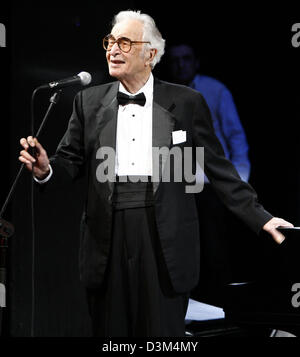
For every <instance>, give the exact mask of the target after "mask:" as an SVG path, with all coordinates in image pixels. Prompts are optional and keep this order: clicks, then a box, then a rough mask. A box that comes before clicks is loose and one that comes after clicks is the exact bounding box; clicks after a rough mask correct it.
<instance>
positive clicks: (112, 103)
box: [97, 82, 119, 194]
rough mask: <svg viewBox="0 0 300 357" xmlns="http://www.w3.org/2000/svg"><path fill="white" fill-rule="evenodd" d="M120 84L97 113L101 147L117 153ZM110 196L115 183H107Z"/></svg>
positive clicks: (109, 92)
mask: <svg viewBox="0 0 300 357" xmlns="http://www.w3.org/2000/svg"><path fill="white" fill-rule="evenodd" d="M118 88H119V82H115V83H113V85H112V87H111V88H110V90H109V91H108V93H107V94H106V96H105V97H104V98H103V100H102V106H101V108H100V109H99V111H98V113H97V121H98V130H99V131H98V132H99V135H98V138H99V147H100V148H103V147H109V148H112V149H113V150H114V153H116V132H117V118H118V105H119V104H118V101H117V98H116V96H117V92H118ZM107 184H108V188H109V191H110V194H112V192H113V188H114V183H113V182H111V181H107Z"/></svg>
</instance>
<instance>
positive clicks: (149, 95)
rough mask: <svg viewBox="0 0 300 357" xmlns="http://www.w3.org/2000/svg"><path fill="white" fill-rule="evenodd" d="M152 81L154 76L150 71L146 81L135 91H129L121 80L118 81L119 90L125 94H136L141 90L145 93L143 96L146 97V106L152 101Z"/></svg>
mask: <svg viewBox="0 0 300 357" xmlns="http://www.w3.org/2000/svg"><path fill="white" fill-rule="evenodd" d="M153 83H154V78H153V74H152V72H151V73H150V76H149V78H148V80H147V82H146V83H145V84H144V86H143V87H142V88H141V89H140V90H138V91H137V92H136V93H129V92H128V91H127V90H126V88H125V87H124V86H123V84H122V83H121V82H120V85H119V91H120V92H122V93H125V94H127V95H137V94H139V93H142V92H143V93H144V94H145V97H146V104H145V106H148V105H149V104H151V103H152V99H153Z"/></svg>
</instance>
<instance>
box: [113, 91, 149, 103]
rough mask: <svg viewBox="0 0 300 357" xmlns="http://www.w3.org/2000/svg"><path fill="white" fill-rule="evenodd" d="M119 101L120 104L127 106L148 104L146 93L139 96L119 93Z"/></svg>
mask: <svg viewBox="0 0 300 357" xmlns="http://www.w3.org/2000/svg"><path fill="white" fill-rule="evenodd" d="M117 99H118V102H119V104H121V105H126V104H130V103H132V104H138V105H141V106H144V105H145V103H146V97H145V94H144V93H140V94H137V95H127V94H125V93H122V92H118V94H117Z"/></svg>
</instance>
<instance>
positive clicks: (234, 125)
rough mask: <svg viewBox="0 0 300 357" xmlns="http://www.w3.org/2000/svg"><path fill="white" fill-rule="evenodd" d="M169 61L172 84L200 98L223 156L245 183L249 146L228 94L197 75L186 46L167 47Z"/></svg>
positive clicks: (218, 84)
mask: <svg viewBox="0 0 300 357" xmlns="http://www.w3.org/2000/svg"><path fill="white" fill-rule="evenodd" d="M169 58H170V63H169V64H170V70H171V79H172V81H173V82H175V83H180V84H184V85H187V86H189V87H191V88H194V89H196V90H197V91H199V92H200V93H201V94H202V95H203V97H204V99H205V100H206V102H207V104H208V106H209V109H210V112H211V115H212V120H213V125H214V128H215V133H216V135H217V137H218V139H219V140H220V142H221V144H222V146H223V149H224V152H225V155H226V157H227V158H228V159H230V161H231V162H232V163H233V164H234V166H235V168H236V169H237V171H238V173H239V175H240V177H241V178H242V180H244V181H248V180H249V176H250V161H249V158H248V143H247V138H246V135H245V131H244V129H243V126H242V124H241V122H240V119H239V115H238V112H237V109H236V106H235V103H234V100H233V97H232V95H231V93H230V91H229V90H228V88H227V87H226V86H225V85H224V84H223V83H221V82H220V81H218V80H216V79H215V78H212V77H208V76H205V75H202V74H199V73H198V70H199V61H198V59H197V57H196V56H195V52H194V50H193V48H192V47H190V46H189V45H187V44H181V45H176V46H172V47H170V49H169Z"/></svg>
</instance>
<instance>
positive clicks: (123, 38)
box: [102, 34, 151, 53]
mask: <svg viewBox="0 0 300 357" xmlns="http://www.w3.org/2000/svg"><path fill="white" fill-rule="evenodd" d="M109 37H113V38H114V36H113V35H112V34H108V35H106V36H105V37H104V38H103V40H102V44H103V48H104V49H105V51H111V49H110V50H108V49H107V48H105V45H104V43H105V42H104V41H106V40H108V39H109ZM120 40H126V41H129V43H130V48H129V50H128V51H124V50H122V48H121V47H120V43H119V41H120ZM115 43H117V44H118V47H119V49H120V50H121V51H122V52H124V53H128V52H130V51H131V48H132V44H135V43H149V44H151V42H150V41H132V40H131V39H130V38H128V37H120V38H118V39H117V40H116V39H115V40H114V44H115ZM114 44H113V45H114ZM113 45H112V47H113Z"/></svg>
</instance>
